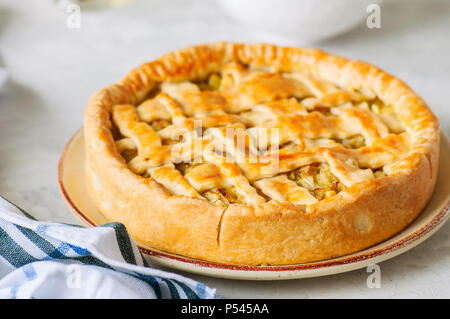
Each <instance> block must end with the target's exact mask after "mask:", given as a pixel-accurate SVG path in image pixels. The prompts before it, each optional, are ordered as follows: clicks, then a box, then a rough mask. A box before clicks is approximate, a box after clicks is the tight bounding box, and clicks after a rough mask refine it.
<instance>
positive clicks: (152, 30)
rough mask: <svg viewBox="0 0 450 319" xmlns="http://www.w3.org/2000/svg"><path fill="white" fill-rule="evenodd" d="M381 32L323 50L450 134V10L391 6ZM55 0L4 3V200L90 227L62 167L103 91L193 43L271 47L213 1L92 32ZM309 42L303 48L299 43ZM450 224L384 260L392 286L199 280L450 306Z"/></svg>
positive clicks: (333, 279) (140, 6)
mask: <svg viewBox="0 0 450 319" xmlns="http://www.w3.org/2000/svg"><path fill="white" fill-rule="evenodd" d="M381 17H382V28H381V29H368V28H367V27H365V25H360V26H359V27H357V28H356V29H354V30H353V31H351V32H350V33H347V34H344V35H341V36H339V37H336V38H334V39H330V40H328V41H322V42H320V43H312V44H311V43H304V44H303V45H310V46H317V47H320V48H323V49H325V50H328V51H331V52H334V53H337V54H341V55H344V56H348V57H352V58H358V59H362V60H366V61H368V62H371V63H373V64H375V65H378V66H380V67H381V68H383V69H385V70H388V71H389V72H390V73H392V74H394V75H396V76H398V77H400V78H402V79H403V80H405V81H406V82H407V83H409V84H410V86H411V87H412V88H413V89H414V90H416V91H417V92H418V93H419V94H421V95H422V96H423V97H424V99H425V100H426V101H427V102H428V103H429V105H430V107H431V108H432V109H433V110H434V111H435V113H436V114H437V115H438V116H439V117H440V120H441V125H442V128H443V131H444V132H445V133H446V134H447V135H450V107H449V105H448V103H449V101H450V93H449V92H450V75H449V74H450V59H449V56H450V1H445V0H444V1H417V0H416V1H398V0H397V1H392V0H391V1H389V0H386V1H385V5H384V6H383V8H382V16H381ZM66 19H67V14H66V13H65V12H62V11H60V10H58V9H57V8H56V6H55V5H54V3H53V2H52V1H44V0H39V1H15V0H9V1H8V0H1V1H0V65H3V66H5V67H6V68H7V69H8V71H9V73H10V78H9V80H8V82H7V83H6V85H5V86H4V87H3V88H2V89H0V194H2V195H3V196H5V197H7V198H8V199H10V200H11V201H13V202H15V203H17V204H19V205H20V206H22V207H23V208H25V209H27V210H28V211H29V212H31V213H32V214H34V215H35V216H36V217H37V218H39V219H43V220H52V221H61V222H69V223H79V221H78V220H77V219H76V218H75V217H74V216H73V215H72V214H71V212H70V211H69V209H68V208H67V207H66V205H65V203H64V202H63V200H62V198H61V195H60V193H59V189H58V185H57V164H58V159H59V156H60V153H61V150H62V149H63V147H64V144H65V143H66V142H67V140H68V139H69V138H70V136H71V135H72V134H73V133H74V132H75V131H76V130H77V129H78V128H79V127H80V126H81V125H82V119H83V109H84V106H85V105H86V103H87V100H88V98H89V96H90V95H91V94H92V93H93V92H94V91H96V90H98V89H100V88H102V87H104V86H106V85H108V84H111V83H112V82H115V81H116V80H118V79H120V78H121V77H122V76H123V75H125V74H126V72H127V71H128V70H130V69H131V68H132V67H134V66H137V65H139V64H141V63H142V62H145V61H148V60H151V59H152V58H155V57H157V56H159V55H160V54H162V53H164V52H166V51H169V50H172V49H176V48H179V47H182V46H186V45H190V44H197V43H202V42H209V41H216V40H234V41H261V40H263V39H261V37H260V36H259V35H257V34H255V33H253V32H252V31H251V30H247V29H244V28H242V27H240V26H239V25H238V24H236V23H235V22H234V21H233V20H232V19H230V18H229V17H227V16H226V15H225V14H224V13H223V12H222V11H221V9H220V8H219V6H218V5H217V4H216V3H215V2H214V1H211V0H198V1H181V0H176V1H175V0H173V1H167V0H166V1H164V0H158V1H156V0H153V1H138V0H135V1H131V3H130V4H128V5H127V6H125V7H123V8H120V9H116V8H115V9H108V10H101V11H94V12H82V14H81V28H79V29H68V28H67V26H66ZM300 45H301V44H300ZM449 236H450V224H449V223H448V224H447V225H445V226H444V227H443V228H442V229H441V230H440V231H439V232H438V233H437V234H436V235H434V236H433V237H432V238H431V239H429V240H428V241H426V242H425V243H423V244H421V245H419V246H418V247H416V248H414V249H412V250H411V251H409V252H407V253H405V254H403V255H401V256H399V257H397V258H394V259H392V260H389V261H386V262H383V263H382V264H381V265H380V266H381V275H382V277H381V288H379V289H369V288H367V286H366V279H367V275H368V274H367V273H366V272H365V270H364V269H363V270H359V271H353V272H350V273H345V274H340V275H333V276H328V277H321V278H311V279H302V280H292V281H280V282H276V281H270V282H250V281H234V280H224V279H216V278H208V277H203V276H192V277H194V278H195V279H197V280H200V281H203V282H205V283H206V284H208V285H210V286H213V287H216V288H217V289H218V292H219V293H220V294H222V295H223V296H224V297H235V298H243V297H250V298H265V297H270V298H334V297H335V298H361V297H362V298H365V297H375V298H379V297H387V298H397V297H425V298H433V297H447V298H448V297H450V237H449Z"/></svg>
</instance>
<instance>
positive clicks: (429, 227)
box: [58, 127, 450, 273]
mask: <svg viewBox="0 0 450 319" xmlns="http://www.w3.org/2000/svg"><path fill="white" fill-rule="evenodd" d="M82 134H83V127H81V128H79V129H78V130H77V131H76V132H75V133H74V134H73V135H72V136H71V138H70V139H69V140H68V142H67V143H66V144H65V146H64V148H63V151H62V153H61V156H60V158H59V162H58V184H59V188H60V191H61V193H62V195H63V198H64V199H65V201H66V203H67V204H68V206H69V208H70V209H71V210H72V212H74V213H75V215H77V217H78V218H79V219H81V220H82V221H83V222H84V223H85V224H87V225H88V226H92V227H94V226H98V225H97V224H96V223H94V222H93V221H92V220H91V219H90V218H89V217H87V216H86V214H85V213H83V212H82V211H81V209H79V208H78V207H77V205H76V204H75V203H74V202H73V200H72V198H71V197H70V195H69V192H68V191H67V189H66V186H65V184H64V179H63V170H64V162H65V158H66V155H67V153H68V151H69V149H70V147H71V145H72V144H73V143H74V141H76V139H78V138H80V136H81V135H82ZM441 138H446V140H447V143H449V139H448V137H447V136H446V135H445V134H444V133H443V132H441ZM449 213H450V198H449V199H448V200H447V203H445V204H444V205H443V207H442V208H441V210H440V211H439V212H438V213H436V214H435V215H434V217H433V218H432V219H431V221H429V222H428V223H427V224H425V225H423V226H422V227H420V228H418V229H417V230H415V231H414V232H413V233H412V234H409V235H408V236H406V237H402V238H399V239H398V240H396V241H395V242H393V243H391V244H389V245H387V246H383V247H380V248H377V249H374V250H370V249H371V248H370V247H369V248H366V249H364V250H362V251H360V252H361V253H358V252H356V253H354V254H351V255H347V256H341V257H338V258H334V259H328V260H322V261H316V262H310V263H303V264H288V265H238V264H227V263H219V262H213V261H207V260H200V259H195V258H191V257H186V256H182V255H177V254H173V253H169V252H165V251H162V250H159V249H156V248H148V247H142V246H141V245H140V243H139V242H137V241H135V244H136V246H137V247H138V248H139V250H140V251H141V252H142V253H143V254H145V255H147V256H150V257H156V258H158V259H159V258H161V259H166V260H170V261H171V262H180V263H183V264H186V265H187V264H189V265H191V266H197V267H201V268H207V269H215V270H221V271H233V272H235V271H238V272H249V271H251V272H282V273H284V272H293V271H295V272H298V271H303V272H304V271H311V270H318V269H322V268H333V267H338V266H344V265H350V264H355V263H358V262H362V261H367V260H369V259H374V258H376V257H380V256H383V255H388V254H389V253H393V252H398V254H400V253H402V252H401V249H402V248H405V247H407V246H409V245H412V247H411V248H413V247H414V246H416V245H417V244H419V243H420V242H421V241H419V240H420V239H423V240H425V239H427V238H428V236H431V235H432V234H433V233H434V232H435V231H437V230H438V229H439V228H440V227H441V226H442V225H444V223H445V221H446V220H447V219H448V217H449V215H450V214H449ZM427 235H428V236H427ZM394 236H395V235H394ZM381 243H382V242H381ZM381 243H379V244H381ZM367 249H369V251H366V252H364V251H365V250H367ZM398 254H396V255H398ZM393 257H394V256H393ZM172 267H173V266H172ZM353 269H356V268H353ZM353 269H352V270H353Z"/></svg>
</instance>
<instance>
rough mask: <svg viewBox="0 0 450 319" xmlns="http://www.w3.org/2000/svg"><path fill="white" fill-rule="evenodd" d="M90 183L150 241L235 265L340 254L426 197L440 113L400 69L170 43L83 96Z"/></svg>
mask: <svg viewBox="0 0 450 319" xmlns="http://www.w3.org/2000/svg"><path fill="white" fill-rule="evenodd" d="M84 133H85V134H84V136H85V144H86V177H87V189H88V192H89V195H90V197H91V198H92V199H93V201H94V203H95V205H96V206H97V207H98V209H99V210H100V211H101V212H102V214H104V215H105V216H106V217H107V218H108V219H110V220H112V221H118V222H122V223H123V224H125V226H126V228H127V229H128V231H129V233H130V234H131V236H132V237H133V238H134V239H135V240H137V241H138V242H141V243H143V244H145V245H148V246H150V247H154V248H156V249H159V250H162V251H166V252H170V253H174V254H178V255H183V256H187V257H191V258H197V259H201V260H207V261H214V262H221V263H231V264H247V265H282V264H296V263H305V262H312V261H318V260H324V259H329V258H333V257H338V256H343V255H346V254H350V253H353V252H356V251H359V250H362V249H364V248H367V247H369V246H372V245H374V244H377V243H379V242H381V241H383V240H385V239H387V238H389V237H391V236H393V235H395V234H396V233H398V232H399V231H401V230H402V229H404V228H405V227H406V226H407V225H408V224H409V223H411V221H413V220H414V219H415V218H416V217H417V216H418V214H419V213H420V212H421V210H422V209H423V208H424V207H425V205H426V204H427V202H428V201H429V199H430V197H431V195H432V192H433V189H434V185H435V182H436V176H437V172H438V156H439V122H438V120H437V118H436V117H435V116H434V115H433V113H432V112H431V111H430V109H429V108H428V106H427V105H426V104H425V102H424V101H423V100H422V99H421V98H420V97H419V96H418V95H417V94H415V93H414V92H413V91H412V90H411V89H410V88H409V87H408V86H407V85H406V84H405V83H403V82H402V81H400V80H399V79H397V78H395V77H393V76H391V75H389V74H387V73H385V72H383V71H381V70H380V69H378V68H376V67H374V66H372V65H370V64H367V63H364V62H361V61H356V60H349V59H346V58H342V57H338V56H335V55H332V54H328V53H325V52H323V51H320V50H317V49H306V48H288V47H277V46H273V45H268V44H238V43H223V42H220V43H213V44H206V45H200V46H193V47H189V48H185V49H181V50H178V51H175V52H171V53H168V54H165V55H163V56H162V57H160V58H158V59H156V60H154V61H152V62H149V63H146V64H144V65H142V66H140V67H138V68H136V69H134V70H132V71H131V72H130V73H129V74H128V75H127V76H126V77H125V78H124V79H122V80H121V81H119V82H117V83H116V84H113V85H111V86H109V87H107V88H105V89H103V90H101V91H99V92H97V93H96V94H95V95H93V97H92V98H91V99H90V101H89V104H88V106H87V108H86V112H85V120H84Z"/></svg>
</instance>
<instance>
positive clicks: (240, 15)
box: [219, 0, 380, 44]
mask: <svg viewBox="0 0 450 319" xmlns="http://www.w3.org/2000/svg"><path fill="white" fill-rule="evenodd" d="M379 2H380V1H379V0H219V3H220V4H221V5H222V7H223V8H224V9H225V10H226V11H227V12H228V13H229V14H230V15H231V16H232V17H234V18H235V19H236V20H237V21H238V22H240V23H242V24H243V25H246V26H248V27H250V28H251V29H252V30H253V31H256V32H258V33H260V34H264V36H266V37H267V39H268V40H274V39H275V40H278V41H277V42H280V41H281V42H285V44H288V43H299V42H312V41H316V40H321V39H324V38H328V37H331V36H333V35H337V34H340V33H343V32H345V31H348V30H350V29H351V28H353V27H355V26H356V25H357V24H359V23H361V22H362V21H363V20H365V19H366V18H367V17H368V16H369V14H370V13H368V12H367V7H368V5H370V4H377V3H379ZM269 38H270V39H269Z"/></svg>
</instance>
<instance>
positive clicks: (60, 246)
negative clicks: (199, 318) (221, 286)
mask: <svg viewBox="0 0 450 319" xmlns="http://www.w3.org/2000/svg"><path fill="white" fill-rule="evenodd" d="M0 298H90V299H91V298H219V296H218V295H217V294H216V291H215V289H212V288H209V287H206V286H205V285H203V284H201V283H198V282H196V281H194V280H191V279H188V278H185V277H183V276H180V275H177V274H173V273H169V272H165V271H161V270H158V269H152V268H150V267H149V266H148V265H147V263H146V261H145V259H144V258H143V257H142V255H141V253H140V252H139V250H138V248H137V247H136V245H135V244H134V243H133V241H132V239H130V237H129V235H128V233H127V231H126V229H125V227H124V226H123V225H122V224H120V223H109V224H105V225H102V226H99V227H92V228H85V227H80V226H75V225H67V224H60V223H49V222H40V221H37V220H35V219H34V218H33V217H31V216H30V215H29V214H28V213H26V212H25V211H23V210H22V209H20V208H18V207H16V206H14V205H13V204H11V203H10V202H8V201H7V200H5V199H4V198H2V197H0Z"/></svg>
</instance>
